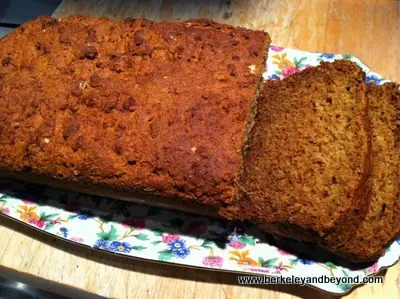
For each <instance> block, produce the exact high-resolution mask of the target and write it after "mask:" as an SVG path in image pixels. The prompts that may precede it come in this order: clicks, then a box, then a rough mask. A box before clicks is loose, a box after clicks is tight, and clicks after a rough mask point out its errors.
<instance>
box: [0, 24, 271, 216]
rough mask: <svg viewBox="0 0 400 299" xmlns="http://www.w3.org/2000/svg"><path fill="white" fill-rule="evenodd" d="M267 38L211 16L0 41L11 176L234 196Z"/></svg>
mask: <svg viewBox="0 0 400 299" xmlns="http://www.w3.org/2000/svg"><path fill="white" fill-rule="evenodd" d="M269 43H270V38H269V36H268V34H267V33H265V32H262V31H253V30H248V29H244V28H235V27H232V26H229V25H223V24H218V23H215V22H212V21H208V20H191V21H186V22H180V23H168V22H161V23H154V22H151V21H148V20H143V19H136V20H134V19H127V20H119V21H117V20H110V19H107V18H91V17H84V16H70V17H68V18H65V19H53V18H50V17H40V18H38V19H36V20H33V21H31V22H28V23H26V24H24V25H22V26H21V27H20V28H18V29H16V30H15V31H14V32H12V33H11V34H9V35H7V36H6V37H4V38H3V39H1V40H0V169H1V176H2V177H20V178H23V179H28V180H31V181H36V182H38V183H46V184H49V185H51V186H55V187H60V186H61V187H63V186H65V188H67V189H73V190H78V191H81V190H85V192H86V191H87V192H89V193H95V194H100V195H103V196H110V197H117V198H121V199H125V200H130V201H137V200H136V199H135V198H138V197H137V196H136V192H139V193H146V194H151V195H158V196H160V198H163V199H159V200H158V201H151V200H146V202H147V203H148V204H149V205H152V204H154V205H158V206H160V205H161V206H163V207H170V208H174V209H178V210H187V209H186V206H185V205H184V204H182V201H179V200H176V199H177V198H178V199H181V200H186V201H188V202H191V203H199V204H208V205H214V206H219V205H220V204H221V203H226V204H228V203H229V202H230V201H231V200H232V197H233V196H234V194H235V193H236V187H237V186H236V184H237V180H238V174H239V170H240V167H241V164H242V147H243V144H244V140H245V132H246V124H247V122H248V118H249V117H251V107H252V105H253V102H254V98H255V97H256V93H257V90H258V87H259V83H260V82H261V78H262V77H261V75H262V72H263V70H264V66H265V60H266V55H267V52H268V46H269ZM67 186H68V187H67ZM100 190H101V191H100ZM107 190H108V191H107ZM160 203H161V204H160Z"/></svg>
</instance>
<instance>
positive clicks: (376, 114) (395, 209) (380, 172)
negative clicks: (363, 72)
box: [340, 83, 400, 261]
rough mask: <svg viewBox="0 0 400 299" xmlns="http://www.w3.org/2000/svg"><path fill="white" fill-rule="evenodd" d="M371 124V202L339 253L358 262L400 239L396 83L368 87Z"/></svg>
mask: <svg viewBox="0 0 400 299" xmlns="http://www.w3.org/2000/svg"><path fill="white" fill-rule="evenodd" d="M367 95H368V100H369V108H368V111H369V113H368V114H369V117H370V119H371V121H372V157H373V168H372V177H371V178H372V195H373V196H372V201H371V204H370V207H369V209H368V213H367V215H366V217H365V218H364V219H363V221H362V222H361V223H360V224H359V225H358V227H357V231H356V232H355V233H354V234H353V235H352V236H351V238H350V239H349V240H348V242H346V243H345V244H344V246H343V247H342V248H341V249H340V253H341V255H344V256H347V257H348V258H350V259H351V260H355V261H372V260H374V259H376V258H378V257H379V256H380V255H381V254H382V253H384V249H385V247H386V246H388V245H390V243H392V242H393V241H394V240H395V239H396V238H397V237H399V236H400V90H399V85H398V84H395V83H386V84H384V85H382V86H375V85H372V84H370V85H369V86H368V93H367Z"/></svg>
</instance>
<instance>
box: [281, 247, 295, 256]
mask: <svg viewBox="0 0 400 299" xmlns="http://www.w3.org/2000/svg"><path fill="white" fill-rule="evenodd" d="M278 252H279V253H280V254H281V255H284V256H288V255H292V254H291V253H289V252H287V251H285V250H283V249H280V248H278Z"/></svg>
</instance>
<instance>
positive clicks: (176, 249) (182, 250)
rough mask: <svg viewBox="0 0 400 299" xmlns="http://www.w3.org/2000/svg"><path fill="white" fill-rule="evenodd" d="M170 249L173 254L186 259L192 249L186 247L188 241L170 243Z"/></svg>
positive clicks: (179, 240)
mask: <svg viewBox="0 0 400 299" xmlns="http://www.w3.org/2000/svg"><path fill="white" fill-rule="evenodd" d="M168 247H169V248H170V249H171V251H172V253H173V254H174V255H175V256H176V257H179V258H182V259H184V258H185V257H187V256H188V255H189V254H190V249H189V248H187V247H186V241H185V240H182V239H178V240H175V241H172V242H171V243H168Z"/></svg>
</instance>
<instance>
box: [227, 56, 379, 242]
mask: <svg viewBox="0 0 400 299" xmlns="http://www.w3.org/2000/svg"><path fill="white" fill-rule="evenodd" d="M364 78H365V75H364V73H363V72H362V71H361V69H360V68H359V67H358V66H357V65H355V64H354V63H353V62H350V61H348V60H339V61H335V62H334V63H325V62H323V63H322V64H321V65H320V66H318V67H315V68H310V69H306V70H304V71H302V72H300V73H298V74H294V75H292V76H290V77H288V78H286V79H284V80H282V81H280V80H275V81H267V82H266V83H265V85H264V87H263V90H262V92H261V95H260V97H259V99H258V106H257V115H256V117H255V125H254V127H253V129H252V130H251V132H250V136H249V140H248V146H247V149H246V157H245V163H244V167H243V169H242V174H241V178H240V188H241V191H240V195H239V197H238V198H237V200H236V201H235V203H234V205H233V206H230V207H225V208H223V209H221V211H220V213H221V214H222V215H223V216H225V217H228V218H231V219H234V218H241V219H250V220H252V221H254V222H256V223H257V224H258V225H259V226H260V227H261V228H262V229H264V230H266V231H268V232H271V233H273V234H277V235H281V236H285V237H290V238H294V239H297V240H301V241H307V242H310V243H314V244H317V245H321V246H323V247H328V248H331V249H333V250H336V249H337V248H340V247H342V246H344V245H343V244H344V243H345V242H346V241H347V239H348V238H349V237H350V235H351V234H352V232H354V230H355V229H356V228H357V226H358V224H359V222H360V221H361V220H362V218H363V217H364V216H365V214H366V213H367V208H368V206H369V202H370V199H371V184H370V180H369V179H368V178H369V176H370V171H371V162H370V158H371V156H370V138H369V132H370V130H369V123H368V118H367V99H366V97H365V92H366V84H365V82H364Z"/></svg>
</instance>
